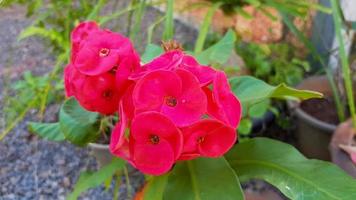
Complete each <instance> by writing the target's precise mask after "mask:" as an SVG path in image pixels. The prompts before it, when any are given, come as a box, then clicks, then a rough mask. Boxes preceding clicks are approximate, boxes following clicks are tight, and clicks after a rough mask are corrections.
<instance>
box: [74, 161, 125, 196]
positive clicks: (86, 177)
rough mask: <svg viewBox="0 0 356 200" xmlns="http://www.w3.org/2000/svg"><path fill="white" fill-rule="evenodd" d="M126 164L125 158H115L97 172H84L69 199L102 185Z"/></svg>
mask: <svg viewBox="0 0 356 200" xmlns="http://www.w3.org/2000/svg"><path fill="white" fill-rule="evenodd" d="M124 166H125V162H124V161H123V160H121V159H118V158H114V159H113V160H112V162H111V163H110V164H108V165H106V166H104V167H102V168H101V169H99V170H98V171H97V172H82V173H81V174H80V177H79V179H78V181H77V183H76V184H75V186H74V190H73V192H72V193H71V194H69V195H68V197H67V200H75V199H77V198H78V197H79V195H80V194H81V193H83V192H85V191H86V190H88V189H90V188H94V187H98V186H100V185H101V184H103V183H104V182H105V181H106V180H108V179H109V178H110V177H111V176H113V175H114V174H115V172H116V171H118V170H121V169H122V168H123V167H124Z"/></svg>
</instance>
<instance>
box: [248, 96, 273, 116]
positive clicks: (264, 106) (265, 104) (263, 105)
mask: <svg viewBox="0 0 356 200" xmlns="http://www.w3.org/2000/svg"><path fill="white" fill-rule="evenodd" d="M270 106H271V101H270V100H269V99H265V100H263V101H261V102H258V103H256V104H254V105H252V106H251V107H250V109H249V110H248V116H250V117H253V118H261V117H263V115H264V114H265V113H266V112H267V110H268V108H269V107H270Z"/></svg>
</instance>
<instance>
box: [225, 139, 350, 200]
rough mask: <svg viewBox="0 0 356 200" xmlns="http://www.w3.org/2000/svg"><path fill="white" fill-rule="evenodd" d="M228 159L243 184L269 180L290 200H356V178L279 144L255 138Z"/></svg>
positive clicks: (329, 164)
mask: <svg viewBox="0 0 356 200" xmlns="http://www.w3.org/2000/svg"><path fill="white" fill-rule="evenodd" d="M225 157H226V159H227V161H228V162H229V163H230V165H231V167H232V168H233V169H234V170H235V171H236V173H237V175H238V176H239V178H240V179H241V181H247V180H249V179H262V180H265V181H267V182H269V183H271V184H272V185H274V186H276V187H277V188H278V189H279V190H280V191H281V192H282V193H283V194H284V195H285V196H287V197H288V198H290V199H294V200H309V199H310V200H326V199H328V200H333V199H335V200H336V199H337V200H354V199H356V192H355V191H356V190H355V188H356V180H355V179H353V178H352V177H350V176H348V175H347V174H346V173H345V172H343V171H342V170H341V169H340V168H338V167H336V166H335V165H333V164H331V163H329V162H325V161H319V160H313V159H307V158H305V157H304V156H303V155H302V154H300V153H299V152H298V151H297V150H296V149H295V148H294V147H292V146H291V145H288V144H285V143H282V142H279V141H275V140H271V139H266V138H256V139H251V140H249V141H246V142H244V143H241V144H238V145H236V146H235V147H234V148H233V149H232V150H231V151H230V152H229V153H228V154H226V156H225Z"/></svg>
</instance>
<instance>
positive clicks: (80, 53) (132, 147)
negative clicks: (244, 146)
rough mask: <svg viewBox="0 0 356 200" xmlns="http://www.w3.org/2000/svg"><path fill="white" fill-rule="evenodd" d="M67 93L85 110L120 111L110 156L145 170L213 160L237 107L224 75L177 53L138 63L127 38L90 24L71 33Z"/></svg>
mask: <svg viewBox="0 0 356 200" xmlns="http://www.w3.org/2000/svg"><path fill="white" fill-rule="evenodd" d="M72 51H73V52H72V59H71V64H70V65H68V66H67V68H66V70H65V82H66V92H67V95H68V96H71V95H74V96H75V97H76V98H77V99H78V101H79V102H80V103H81V105H83V107H85V108H86V109H88V110H90V111H97V112H101V113H103V114H112V113H114V112H115V111H116V110H118V113H119V118H120V120H119V122H118V123H117V124H116V126H115V129H114V130H113V132H112V135H111V141H110V151H111V152H112V153H113V154H114V155H116V156H118V157H121V158H124V159H126V160H127V161H128V162H130V163H131V164H132V165H133V166H135V167H136V168H138V169H139V170H141V171H142V172H144V173H148V174H153V175H160V174H163V173H166V172H167V171H169V170H170V169H171V168H172V166H173V164H174V163H175V162H176V161H179V160H189V159H194V158H197V157H199V156H203V157H219V156H222V155H223V154H224V153H226V152H227V151H228V150H229V149H230V148H231V147H232V146H233V144H234V143H235V142H236V139H237V134H236V128H237V126H238V124H239V121H240V118H241V105H240V102H239V100H238V99H237V98H236V97H235V96H234V95H233V93H232V91H231V89H230V86H229V83H228V81H227V77H226V75H225V73H223V72H221V71H217V70H215V69H213V68H211V67H209V66H202V65H200V64H199V63H198V62H197V61H196V59H195V58H194V57H192V56H190V55H187V54H185V53H184V52H182V51H180V50H172V51H168V52H166V53H164V54H162V55H161V56H159V57H157V58H156V59H154V60H153V61H151V62H150V63H147V64H145V65H142V66H140V64H139V58H138V56H137V54H136V53H135V51H134V49H133V48H132V45H131V43H130V41H129V40H127V39H126V38H124V37H122V36H120V35H119V34H116V33H112V32H110V31H107V30H99V29H98V27H97V26H96V24H95V23H92V22H88V23H82V24H80V25H79V26H78V27H77V28H76V29H75V30H74V31H73V33H72Z"/></svg>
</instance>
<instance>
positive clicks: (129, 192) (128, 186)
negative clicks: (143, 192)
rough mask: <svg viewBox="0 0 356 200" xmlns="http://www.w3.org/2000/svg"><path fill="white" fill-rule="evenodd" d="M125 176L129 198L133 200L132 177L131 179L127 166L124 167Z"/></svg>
mask: <svg viewBox="0 0 356 200" xmlns="http://www.w3.org/2000/svg"><path fill="white" fill-rule="evenodd" d="M124 174H125V180H126V188H127V198H128V199H131V191H132V189H131V184H130V177H129V172H128V170H127V166H125V167H124Z"/></svg>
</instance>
